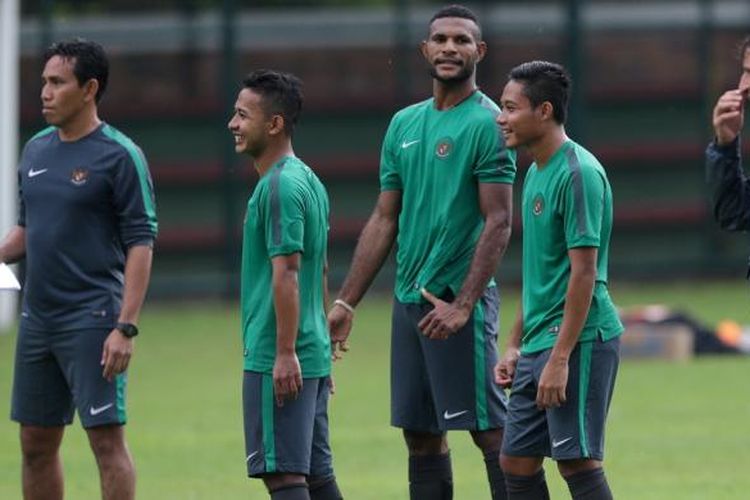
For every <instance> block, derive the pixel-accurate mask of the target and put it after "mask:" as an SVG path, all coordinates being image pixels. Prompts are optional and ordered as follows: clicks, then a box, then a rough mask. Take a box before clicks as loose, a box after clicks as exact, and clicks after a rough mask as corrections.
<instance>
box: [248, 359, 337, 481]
mask: <svg viewBox="0 0 750 500" xmlns="http://www.w3.org/2000/svg"><path fill="white" fill-rule="evenodd" d="M330 391H331V387H330V377H321V378H306V379H303V380H302V391H301V392H300V394H299V396H298V397H297V399H295V400H292V401H285V402H284V406H281V407H280V406H278V405H277V404H276V399H275V397H274V393H273V377H272V376H271V375H268V374H264V373H258V372H251V371H246V372H245V373H244V378H243V384H242V401H243V408H244V412H243V413H244V421H245V457H246V458H245V462H246V464H247V475H248V476H250V477H262V476H264V475H266V474H274V473H282V472H284V473H290V474H303V475H306V476H315V477H330V476H333V459H332V456H331V447H330V445H329V443H328V396H329V395H330Z"/></svg>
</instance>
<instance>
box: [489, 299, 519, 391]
mask: <svg viewBox="0 0 750 500" xmlns="http://www.w3.org/2000/svg"><path fill="white" fill-rule="evenodd" d="M522 334H523V302H521V303H519V304H518V312H517V313H516V320H515V321H514V322H513V326H512V327H511V329H510V336H509V337H508V345H507V346H506V347H505V354H504V355H503V357H502V358H501V359H500V360H498V362H497V364H496V365H495V383H496V384H498V385H499V386H501V387H504V388H506V389H507V388H508V387H510V386H511V385H512V384H513V376H514V375H515V373H516V364H517V363H518V358H519V357H520V356H521V336H522Z"/></svg>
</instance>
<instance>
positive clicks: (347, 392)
mask: <svg viewBox="0 0 750 500" xmlns="http://www.w3.org/2000/svg"><path fill="white" fill-rule="evenodd" d="M612 293H613V296H614V298H615V300H616V301H617V303H618V304H619V305H621V306H627V305H633V304H644V303H656V302H658V303H666V304H671V305H674V306H676V307H679V308H681V309H685V310H687V311H690V312H691V313H692V314H694V315H695V316H697V317H698V318H700V319H701V320H703V321H704V322H706V323H708V324H715V323H716V322H717V321H719V320H721V319H723V318H733V319H736V320H738V321H739V322H741V323H750V307H748V303H749V302H750V289H749V288H748V287H747V284H746V283H733V284H727V283H678V284H674V285H659V286H657V285H646V286H625V287H616V288H615V289H614V290H613V292H612ZM506 295H507V296H506V297H504V299H505V300H504V303H503V309H502V313H503V318H502V323H503V327H502V331H503V332H506V331H507V325H508V323H509V322H510V320H511V315H512V314H513V311H515V308H516V305H517V293H515V292H512V291H509V292H508V293H507V294H506ZM237 325H238V320H237V308H236V307H235V306H231V307H230V306H223V305H219V304H211V303H209V304H203V303H187V304H186V303H174V304H153V303H152V304H149V305H148V306H147V307H146V311H145V314H144V317H143V320H142V331H143V335H142V336H141V337H139V338H138V341H137V352H136V357H135V359H134V364H133V366H132V370H131V376H130V387H129V391H130V392H129V405H128V406H129V417H130V422H129V424H128V426H127V432H128V439H129V442H130V446H131V449H132V451H133V454H134V456H135V459H136V465H137V467H138V491H139V494H138V498H139V499H159V500H163V499H179V500H187V499H221V500H231V499H246V498H258V499H262V498H266V496H265V494H264V490H263V488H262V486H261V484H260V483H259V482H258V481H251V480H248V479H247V478H246V477H245V472H244V450H243V437H242V425H241V413H240V412H241V408H240V380H241V359H240V356H241V352H240V345H239V333H238V327H237ZM388 330H389V307H388V301H387V300H385V299H383V298H377V297H375V298H370V299H368V300H366V301H365V302H364V304H363V305H362V307H361V308H360V309H359V310H358V312H357V320H356V324H355V332H354V334H353V338H352V351H351V353H350V354H349V356H348V357H347V359H345V360H343V361H342V362H340V363H338V364H337V365H336V369H335V375H336V384H337V394H336V395H335V396H334V397H333V399H332V401H331V407H330V413H331V432H332V445H333V451H334V459H335V465H336V470H337V475H338V477H339V482H340V485H341V487H342V490H343V492H344V494H345V496H346V498H347V499H352V500H368V499H371V500H388V499H394V500H397V499H398V500H400V499H406V498H407V488H406V453H405V448H404V445H403V443H402V439H401V436H400V433H399V432H398V431H397V430H395V429H393V428H391V427H389V424H388V421H389V411H388V398H389V395H388V394H389V393H388V346H389V332H388ZM14 337H15V335H4V336H0V416H3V417H4V418H0V498H2V499H15V498H20V486H19V477H20V471H19V449H18V438H17V435H18V430H17V426H16V424H14V423H12V422H10V421H8V420H7V418H5V416H6V415H8V411H9V409H8V405H9V400H10V382H11V372H12V364H13V363H12V358H13V346H14ZM748 378H750V358H726V359H719V358H708V359H698V360H694V361H690V362H684V363H667V362H653V361H651V362H642V361H640V362H639V361H626V362H624V363H623V364H622V368H621V371H620V375H619V378H618V385H617V391H616V393H615V398H614V401H613V404H612V410H611V414H610V420H609V427H608V439H607V461H606V467H607V474H608V477H609V480H610V484H611V486H612V489H613V491H614V492H615V496H616V497H617V498H620V499H626V500H628V499H638V500H648V499H653V500H665V499H680V500H684V499H695V500H699V499H700V500H705V499H722V500H725V499H741V498H742V499H744V498H747V492H748V491H750V475H748V474H747V470H748V468H750V452H748V450H750V432H748V431H749V430H750V397H749V396H748V395H749V394H750V393H749V392H748V389H747V384H748V382H747V381H748ZM449 439H450V443H451V448H452V454H453V465H454V480H455V498H456V499H457V500H466V499H468V500H474V499H482V498H488V492H487V486H486V481H485V478H484V464H483V462H482V460H481V457H480V455H479V453H478V452H477V451H476V450H475V448H474V447H473V445H472V444H471V442H470V439H469V438H468V435H467V434H466V433H451V434H450V438H449ZM63 460H64V467H65V473H66V492H67V495H66V497H67V498H71V499H74V500H78V499H84V500H85V499H95V498H98V496H99V493H98V476H97V472H96V467H95V464H94V461H93V458H92V456H91V453H90V451H89V449H88V445H87V443H86V438H85V435H84V433H83V432H82V431H81V429H80V427H79V425H78V424H77V423H76V424H74V425H73V426H71V427H70V429H69V430H68V432H67V434H66V438H65V441H64V444H63ZM547 470H548V474H547V475H548V481H549V483H550V489H551V492H552V497H553V498H569V496H568V494H567V489H566V487H565V484H564V483H563V482H562V481H561V480H560V479H559V478H558V477H557V474H556V472H555V468H554V465H553V464H549V465H548V467H547Z"/></svg>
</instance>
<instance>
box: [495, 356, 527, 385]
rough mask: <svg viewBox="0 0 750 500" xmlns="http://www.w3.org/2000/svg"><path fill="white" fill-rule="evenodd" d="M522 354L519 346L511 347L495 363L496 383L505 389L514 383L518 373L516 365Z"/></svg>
mask: <svg viewBox="0 0 750 500" xmlns="http://www.w3.org/2000/svg"><path fill="white" fill-rule="evenodd" d="M520 356H521V351H519V350H518V348H516V347H510V348H508V349H507V350H506V351H505V354H503V357H502V358H500V360H499V361H498V362H497V364H496V365H495V383H496V384H497V385H499V386H500V387H502V388H503V389H507V388H508V387H510V386H511V385H512V384H513V376H514V375H515V374H516V365H517V364H518V358H519V357H520Z"/></svg>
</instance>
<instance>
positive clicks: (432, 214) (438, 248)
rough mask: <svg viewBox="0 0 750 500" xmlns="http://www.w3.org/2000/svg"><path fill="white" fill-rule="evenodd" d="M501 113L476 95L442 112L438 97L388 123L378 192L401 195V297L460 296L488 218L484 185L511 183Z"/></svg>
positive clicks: (512, 169)
mask: <svg viewBox="0 0 750 500" xmlns="http://www.w3.org/2000/svg"><path fill="white" fill-rule="evenodd" d="M498 113H499V109H498V107H497V105H495V103H494V102H492V101H491V100H490V99H489V98H488V97H487V96H486V95H484V94H483V93H482V92H479V91H476V92H474V93H473V94H472V95H470V96H469V97H468V98H466V99H465V100H464V101H462V102H460V103H459V104H457V105H456V106H454V107H452V108H450V109H445V110H442V111H440V110H437V109H436V108H435V103H434V99H428V100H426V101H423V102H420V103H417V104H414V105H412V106H409V107H407V108H404V109H402V110H401V111H399V112H398V113H396V115H395V116H394V117H393V119H392V120H391V124H390V126H389V127H388V131H387V132H386V135H385V140H384V141H383V149H382V153H381V161H380V189H381V191H391V190H397V191H401V192H402V205H401V213H400V215H399V220H398V240H397V244H398V252H397V255H396V261H397V270H396V298H397V299H398V300H399V301H400V302H402V303H418V302H421V301H422V300H423V299H422V296H421V294H420V291H419V290H420V288H422V287H425V288H426V289H428V290H429V291H430V292H432V293H433V294H436V295H438V296H439V295H441V294H443V293H444V292H445V291H446V290H447V289H450V290H451V291H452V292H453V293H454V294H457V293H458V292H459V290H460V289H461V286H462V285H463V281H464V278H465V277H466V274H467V272H468V270H469V265H470V264H471V259H472V257H473V256H474V250H475V248H476V244H477V241H478V240H479V235H480V233H481V232H482V228H483V227H484V218H483V217H482V213H481V212H480V210H479V183H483V182H487V183H506V184H512V183H513V180H514V179H515V175H516V164H515V153H514V152H512V151H509V150H508V149H506V148H505V142H504V141H503V138H502V134H501V132H500V129H499V128H498V125H497V124H496V123H495V117H496V116H497V114H498Z"/></svg>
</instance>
